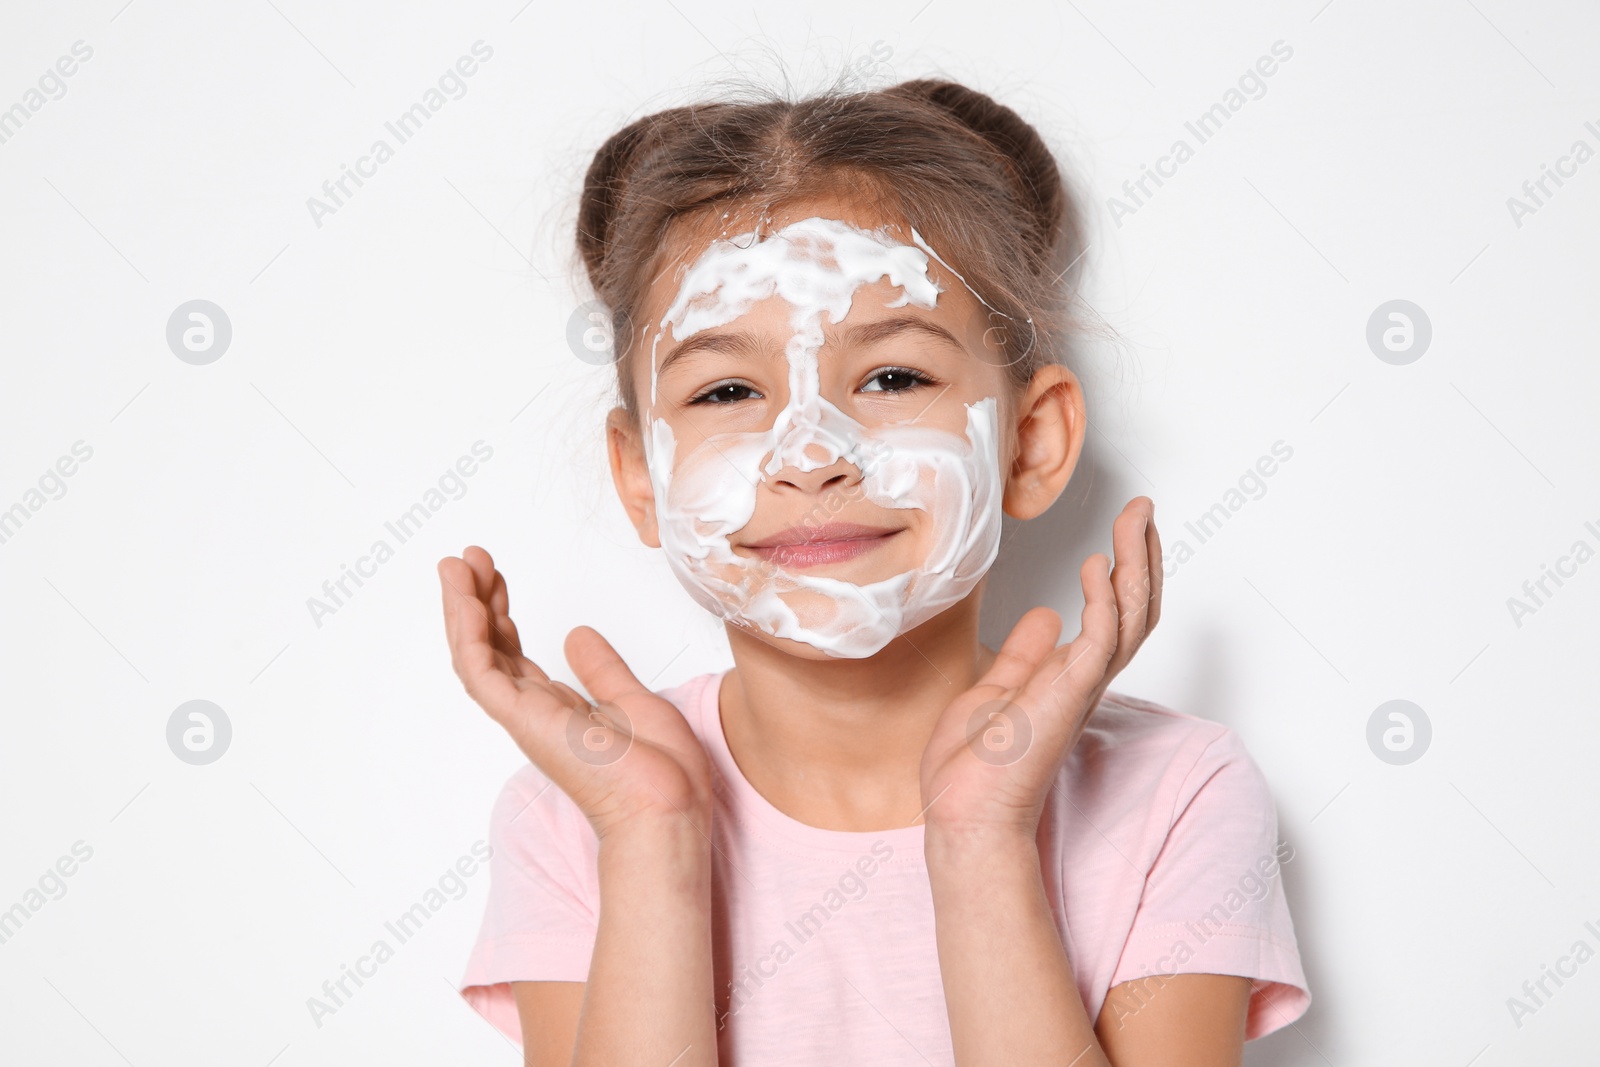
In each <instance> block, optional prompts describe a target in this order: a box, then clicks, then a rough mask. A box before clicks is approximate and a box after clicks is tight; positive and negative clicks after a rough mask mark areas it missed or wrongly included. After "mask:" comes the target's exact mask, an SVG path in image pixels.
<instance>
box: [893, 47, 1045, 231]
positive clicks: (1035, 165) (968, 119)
mask: <svg viewBox="0 0 1600 1067" xmlns="http://www.w3.org/2000/svg"><path fill="white" fill-rule="evenodd" d="M883 91H884V92H885V93H886V94H892V95H895V96H901V97H906V98H909V99H913V100H922V101H926V102H927V103H929V104H932V105H933V106H935V107H937V108H939V109H941V110H942V111H944V112H946V113H947V114H949V115H950V116H951V117H952V118H954V119H955V120H956V121H957V122H959V123H960V124H961V125H962V126H964V127H966V128H967V129H968V130H970V131H972V132H973V133H975V134H977V135H978V136H979V137H981V138H982V139H983V140H984V141H985V142H987V143H988V144H989V146H990V147H991V148H993V149H994V150H995V154H996V155H997V156H998V158H999V162H1000V163H1001V165H1002V167H1003V168H1004V169H1005V171H1006V173H1007V174H1008V175H1009V176H1010V177H1011V183H1012V185H1013V186H1014V187H1015V188H1016V189H1017V192H1018V195H1019V197H1020V198H1021V200H1022V203H1023V205H1024V206H1025V207H1026V208H1027V209H1028V211H1029V213H1030V214H1031V215H1032V217H1033V219H1034V220H1035V224H1036V226H1037V228H1038V231H1039V245H1038V250H1039V251H1040V252H1041V253H1042V254H1044V256H1045V257H1046V258H1048V257H1049V253H1050V252H1051V251H1052V250H1054V249H1055V248H1056V247H1057V243H1058V241H1059V238H1060V236H1061V234H1060V229H1061V224H1062V220H1063V219H1064V218H1065V217H1066V215H1067V209H1068V206H1069V197H1068V193H1067V189H1066V187H1065V185H1064V183H1063V181H1062V177H1061V171H1060V169H1059V168H1058V167H1057V166H1056V160H1055V156H1054V155H1053V154H1052V153H1051V151H1050V149H1049V147H1048V146H1046V145H1045V143H1044V139H1043V138H1041V137H1040V136H1039V132H1038V131H1037V130H1035V129H1034V128H1033V126H1032V125H1030V124H1029V123H1028V122H1027V121H1026V120H1024V119H1023V117H1022V116H1021V115H1018V114H1017V113H1016V112H1015V111H1013V110H1011V109H1010V108H1009V107H1006V106H1005V105H1004V104H1002V103H1000V102H999V101H997V100H995V99H994V98H993V97H991V96H988V95H987V94H985V93H981V92H978V91H977V90H976V89H971V88H968V87H967V86H965V85H961V84H960V83H958V82H952V81H944V80H941V79H938V78H917V79H913V80H911V81H905V82H900V83H899V84H897V85H892V86H889V87H888V88H887V89H885V90H883Z"/></svg>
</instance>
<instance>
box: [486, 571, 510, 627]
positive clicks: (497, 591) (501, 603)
mask: <svg viewBox="0 0 1600 1067" xmlns="http://www.w3.org/2000/svg"><path fill="white" fill-rule="evenodd" d="M488 603H489V610H490V611H493V612H494V613H495V614H496V615H506V616H509V615H510V614H511V590H510V589H508V588H506V576H505V575H503V574H501V573H500V572H499V571H495V572H494V578H493V580H492V581H491V582H490V583H489V597H488Z"/></svg>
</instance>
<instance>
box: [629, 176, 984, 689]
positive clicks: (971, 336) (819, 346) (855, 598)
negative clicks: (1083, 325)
mask: <svg viewBox="0 0 1600 1067" xmlns="http://www.w3.org/2000/svg"><path fill="white" fill-rule="evenodd" d="M755 229H756V226H755V220H751V222H750V224H746V225H743V226H732V225H730V227H729V228H728V229H726V230H725V231H724V232H723V234H722V235H721V236H719V237H717V238H715V239H712V240H704V241H698V242H691V243H687V247H685V248H684V249H683V250H682V251H681V252H680V253H679V255H678V256H677V258H676V259H675V260H674V261H673V267H676V268H678V269H672V268H670V267H669V269H668V270H666V271H664V272H663V273H662V275H661V276H659V277H658V278H657V279H656V281H655V283H654V285H653V286H652V288H651V291H650V294H649V297H648V300H647V302H646V304H645V306H644V308H643V311H644V314H645V317H644V318H643V320H642V321H643V322H644V327H643V328H642V330H641V331H640V332H639V333H638V334H636V335H635V337H634V338H633V341H634V344H635V346H636V347H635V354H636V358H635V359H634V362H633V370H634V373H635V385H636V389H637V395H638V396H639V397H640V407H641V409H642V422H643V431H644V452H645V458H646V462H647V466H648V472H649V479H650V485H651V489H652V490H653V502H654V519H655V526H656V531H657V536H658V537H659V541H660V544H661V546H662V547H663V548H664V549H665V550H666V552H667V557H668V561H669V563H670V564H671V566H672V569H673V572H674V573H675V574H676V575H677V576H678V578H679V580H680V581H681V582H682V583H683V585H684V586H685V587H686V588H687V589H688V590H689V592H690V593H691V595H693V596H694V597H695V599H696V600H697V601H698V602H699V603H700V604H701V605H702V606H704V607H706V608H707V609H708V610H710V611H712V612H713V613H715V614H717V615H719V616H721V617H722V618H724V619H726V620H727V621H729V622H731V623H733V624H735V625H738V626H740V627H742V628H744V629H745V630H746V631H748V632H751V633H753V634H756V635H758V636H759V637H760V638H761V639H762V640H765V641H768V642H770V643H773V644H777V645H779V646H780V647H784V648H785V650H787V651H790V652H792V653H794V654H798V655H803V656H808V657H812V658H815V657H818V656H832V657H845V658H863V657H866V656H870V655H872V654H874V653H875V652H877V651H878V650H880V649H881V648H883V647H884V646H885V645H886V644H888V643H889V641H891V640H892V639H893V638H894V637H896V636H898V635H900V634H902V633H905V632H906V631H908V630H910V629H912V628H914V627H915V626H917V625H920V624H921V623H922V622H924V621H926V620H927V619H929V618H931V617H933V616H934V615H936V614H938V613H939V612H941V611H943V610H944V609H945V608H948V607H949V606H950V605H952V604H954V603H956V602H958V601H960V600H962V599H963V598H965V597H966V596H967V595H968V594H970V593H971V592H972V590H973V589H974V588H975V587H976V586H977V584H978V582H979V580H980V579H981V578H982V577H983V575H984V573H985V572H986V571H987V570H988V568H989V566H990V564H991V563H992V562H993V561H994V557H995V554H996V552H997V550H998V546H999V539H1000V515H1001V498H1002V495H1003V489H1004V486H1003V477H1002V472H1003V471H1004V470H1006V469H1007V467H1008V465H1009V463H1010V459H1011V457H1010V454H1009V453H1010V451H1011V447H1010V446H1011V434H1009V433H1006V432H1004V431H1005V429H1006V425H1007V424H1006V421H1005V420H1007V419H1009V418H1010V416H1011V408H1012V401H1013V397H1012V395H1011V394H1012V391H1013V390H1014V386H1013V385H1012V384H1011V382H1010V379H1009V377H1008V375H1007V374H1006V372H1005V370H1004V368H1003V366H1002V365H1001V359H1002V358H1003V357H1002V354H1001V350H1000V347H999V345H998V343H995V334H996V333H997V331H989V332H988V333H986V330H988V328H989V326H990V324H991V321H992V322H995V323H1004V322H1005V321H1006V320H1005V319H1003V318H1000V317H999V316H998V314H995V315H993V316H990V315H988V314H987V313H988V308H987V307H985V305H984V304H983V303H982V301H981V298H980V297H979V296H978V295H977V294H974V293H973V292H971V291H970V290H969V289H968V288H967V287H966V285H965V283H964V282H962V281H961V280H960V279H959V278H958V277H957V276H956V274H955V272H954V270H953V269H952V268H951V267H949V266H947V265H944V264H943V263H941V261H940V259H939V257H938V254H937V250H936V249H931V248H929V246H928V245H927V244H926V242H925V241H924V240H923V238H922V236H921V235H920V234H917V233H915V232H914V231H910V230H907V229H905V228H902V227H899V226H893V225H890V226H882V227H878V226H876V225H875V224H868V223H865V222H860V221H852V213H851V211H850V209H849V208H847V207H846V206H845V205H843V204H840V203H834V202H826V203H823V202H813V203H812V204H810V205H807V206H805V207H804V208H802V209H791V210H788V211H785V212H782V213H780V214H779V215H777V216H768V217H766V218H765V219H763V220H761V224H760V231H759V236H760V238H761V239H760V240H757V239H756V237H757V236H758V235H757V233H756V232H754V231H755ZM640 357H642V358H640Z"/></svg>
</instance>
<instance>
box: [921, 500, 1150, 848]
mask: <svg viewBox="0 0 1600 1067" xmlns="http://www.w3.org/2000/svg"><path fill="white" fill-rule="evenodd" d="M1153 511H1154V505H1153V504H1152V503H1151V501H1150V498H1149V497H1136V498H1134V499H1133V500H1131V501H1129V503H1128V505H1127V507H1125V508H1124V509H1123V511H1122V514H1121V515H1119V516H1118V517H1117V520H1116V522H1115V523H1114V524H1113V526H1112V550H1113V552H1114V553H1115V555H1116V566H1115V567H1114V568H1110V573H1109V574H1108V573H1107V569H1108V567H1110V561H1109V560H1107V559H1106V557H1105V554H1104V553H1099V552H1097V553H1095V554H1094V555H1093V556H1090V557H1089V558H1088V559H1087V560H1085V561H1084V564H1083V567H1082V568H1081V570H1080V572H1079V578H1080V580H1081V581H1082V583H1083V595H1084V605H1083V616H1082V629H1081V631H1080V632H1079V634H1078V636H1077V637H1076V638H1074V639H1073V640H1072V641H1070V642H1068V643H1067V644H1065V645H1062V646H1061V647H1059V648H1057V647H1056V638H1057V637H1058V636H1059V635H1060V633H1061V616H1060V615H1058V614H1056V613H1055V612H1054V611H1052V610H1050V609H1049V608H1043V607H1040V608H1034V609H1033V610H1031V611H1029V612H1028V613H1027V614H1025V615H1023V616H1022V618H1021V619H1020V620H1018V622H1017V625H1016V626H1015V627H1014V628H1013V629H1012V631H1011V634H1010V636H1008V637H1007V638H1006V641H1005V644H1003V645H1002V646H1001V647H1000V651H999V653H998V655H997V656H996V657H995V661H994V663H993V664H992V665H991V666H990V668H989V669H988V670H987V671H986V672H984V675H983V677H982V678H980V679H979V680H978V684H977V685H975V686H973V687H972V688H971V689H968V690H967V691H966V692H964V693H962V694H961V695H960V696H959V697H957V698H956V699H955V700H954V701H952V702H951V703H950V704H949V706H948V707H946V708H945V710H944V711H943V712H942V713H941V715H940V717H939V720H938V722H937V723H936V724H935V726H934V730H933V734H932V736H931V737H930V738H929V741H928V745H927V748H926V750H925V751H924V752H923V757H922V769H921V770H922V801H923V804H924V805H926V807H925V811H926V812H927V821H928V822H929V823H930V824H940V825H945V826H954V827H962V828H971V827H992V826H1002V827H1007V828H1012V829H1019V830H1026V831H1027V832H1029V833H1032V832H1033V831H1034V830H1035V829H1036V828H1037V826H1038V823H1039V816H1040V813H1041V812H1042V811H1043V808H1044V800H1045V795H1046V794H1047V793H1048V792H1049V790H1050V786H1051V784H1052V782H1053V781H1054V780H1055V775H1056V772H1057V771H1058V770H1059V768H1060V766H1061V763H1062V761H1063V760H1065V759H1066V757H1067V754H1068V753H1069V752H1071V751H1072V748H1073V746H1074V745H1075V744H1077V741H1078V738H1079V737H1080V736H1081V735H1082V733H1083V728H1084V725H1085V723H1087V722H1088V719H1089V716H1090V714H1092V713H1093V711H1094V708H1095V705H1096V704H1098V703H1099V702H1100V698H1101V697H1102V696H1103V695H1105V691H1106V689H1107V687H1108V686H1110V684H1111V680H1112V678H1114V677H1115V676H1116V675H1117V673H1118V672H1120V671H1121V670H1122V668H1123V667H1125V666H1127V664H1128V661H1129V660H1131V659H1132V658H1133V654H1134V653H1135V652H1136V651H1138V649H1139V646H1140V645H1141V644H1142V643H1143V642H1144V639H1145V637H1146V636H1147V635H1148V634H1149V632H1150V630H1151V629H1152V628H1153V627H1154V626H1155V624H1156V619H1157V618H1158V617H1159V615H1160V610H1161V541H1160V538H1159V537H1158V535H1157V534H1156V528H1155V523H1154V519H1153Z"/></svg>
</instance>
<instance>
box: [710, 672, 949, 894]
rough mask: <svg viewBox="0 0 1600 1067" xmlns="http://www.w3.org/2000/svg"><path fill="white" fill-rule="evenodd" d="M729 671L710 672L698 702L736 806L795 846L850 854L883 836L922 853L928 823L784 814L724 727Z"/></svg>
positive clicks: (904, 851) (899, 849)
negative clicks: (849, 824) (876, 826)
mask: <svg viewBox="0 0 1600 1067" xmlns="http://www.w3.org/2000/svg"><path fill="white" fill-rule="evenodd" d="M727 673H728V672H727V671H726V670H723V671H718V672H716V673H713V674H708V675H705V676H704V677H703V679H702V681H701V686H700V692H699V694H698V695H697V697H696V700H695V703H696V705H697V706H698V714H699V719H700V737H701V739H702V741H703V742H704V743H705V745H706V747H707V749H708V750H709V752H710V754H711V758H712V761H713V763H715V765H716V768H717V770H718V771H719V772H720V777H721V779H722V781H723V782H724V783H725V784H726V786H727V788H728V789H729V790H730V791H731V792H732V794H733V796H732V797H731V798H730V799H731V800H732V801H733V802H734V803H733V804H732V807H733V810H734V811H735V813H737V814H738V815H744V816H747V817H748V819H749V820H751V821H753V822H754V823H755V825H756V827H757V828H758V829H759V830H760V831H763V832H764V835H765V836H770V837H775V838H777V839H779V840H781V841H783V842H784V843H786V844H788V845H790V846H797V847H799V848H802V849H805V850H807V851H810V852H815V853H823V854H827V855H835V856H836V855H840V854H849V855H856V856H859V855H861V854H862V853H866V852H869V851H871V849H872V845H873V844H874V842H877V841H884V842H886V843H887V844H888V845H889V847H890V848H892V849H893V850H894V852H895V854H896V855H897V856H913V857H915V859H916V860H917V861H919V862H920V861H921V859H922V845H923V824H922V823H917V824H915V825H912V826H897V827H891V828H889V829H885V830H828V829H824V828H822V827H820V826H811V825H810V824H808V823H803V822H801V821H800V820H798V819H796V818H794V817H792V816H790V815H786V814H784V812H782V811H780V810H779V809H778V808H777V807H776V806H774V805H773V803H772V802H771V801H769V800H768V799H767V798H766V797H764V796H762V795H761V792H760V791H759V790H757V789H756V787H755V786H753V785H751V784H750V781H749V779H747V778H746V777H745V776H744V772H743V771H742V770H740V769H739V764H738V762H737V761H736V760H735V759H734V758H733V750H732V749H730V748H729V747H728V738H727V735H726V734H724V733H723V731H722V709H721V699H720V698H721V692H722V680H723V678H724V677H726V676H727Z"/></svg>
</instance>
